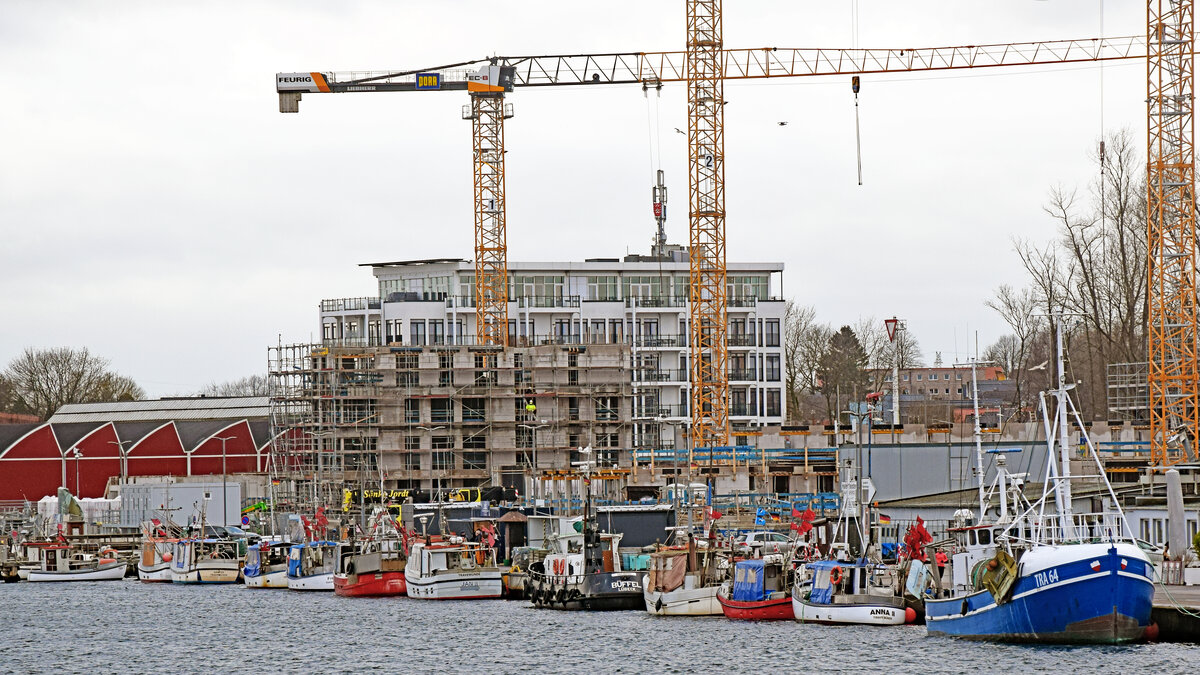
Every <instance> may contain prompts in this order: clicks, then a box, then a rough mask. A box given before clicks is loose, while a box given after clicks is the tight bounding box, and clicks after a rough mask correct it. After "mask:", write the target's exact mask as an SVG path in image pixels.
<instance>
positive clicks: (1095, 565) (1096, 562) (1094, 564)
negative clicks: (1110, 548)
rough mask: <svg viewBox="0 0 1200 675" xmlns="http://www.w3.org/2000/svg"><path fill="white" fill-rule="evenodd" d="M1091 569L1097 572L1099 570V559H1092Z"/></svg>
mask: <svg viewBox="0 0 1200 675" xmlns="http://www.w3.org/2000/svg"><path fill="white" fill-rule="evenodd" d="M1092 571H1093V572H1099V571H1100V561H1099V560H1093V561H1092Z"/></svg>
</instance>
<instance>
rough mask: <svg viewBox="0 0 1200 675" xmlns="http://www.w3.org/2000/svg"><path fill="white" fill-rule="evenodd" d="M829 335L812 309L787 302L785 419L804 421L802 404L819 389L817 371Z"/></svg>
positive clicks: (784, 354)
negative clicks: (786, 411) (786, 414)
mask: <svg viewBox="0 0 1200 675" xmlns="http://www.w3.org/2000/svg"><path fill="white" fill-rule="evenodd" d="M832 334H833V329H831V328H830V327H829V326H828V325H827V324H822V323H818V322H817V312H816V310H815V309H813V308H812V307H811V306H807V305H797V304H796V303H795V302H794V301H792V300H789V301H788V302H787V306H786V309H785V310H784V336H783V359H784V364H785V368H786V370H787V383H786V386H787V395H788V417H790V418H791V419H792V420H793V421H795V420H799V419H804V418H805V417H806V415H805V413H806V412H811V411H808V410H807V408H808V407H809V406H805V405H803V402H804V401H807V400H808V398H809V396H808V395H810V394H813V393H816V392H818V391H819V389H820V377H819V375H818V372H819V370H820V366H821V359H822V358H823V357H824V355H825V352H826V351H827V350H828V349H829V337H830V336H831V335H832Z"/></svg>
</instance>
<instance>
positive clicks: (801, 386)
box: [783, 301, 924, 421]
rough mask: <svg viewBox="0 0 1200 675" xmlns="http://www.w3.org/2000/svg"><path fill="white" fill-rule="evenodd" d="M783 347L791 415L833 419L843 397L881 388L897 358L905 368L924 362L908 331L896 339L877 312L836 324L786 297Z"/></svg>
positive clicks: (859, 395)
mask: <svg viewBox="0 0 1200 675" xmlns="http://www.w3.org/2000/svg"><path fill="white" fill-rule="evenodd" d="M783 351H784V356H783V357H784V362H785V364H786V366H785V367H786V370H787V382H786V383H785V386H786V388H787V396H788V411H789V417H791V418H792V419H793V420H809V421H813V420H820V419H833V418H834V417H835V416H836V415H837V413H838V409H839V406H840V405H841V403H840V402H841V401H849V400H852V399H854V398H855V397H857V398H858V399H861V398H862V396H863V395H865V394H866V393H867V392H870V391H878V390H879V389H882V388H883V385H884V379H885V378H886V377H887V374H888V373H889V372H890V369H891V367H892V364H894V363H895V362H896V360H897V358H898V359H899V362H900V367H901V368H916V367H920V366H923V365H924V360H923V358H922V356H921V347H920V345H919V344H918V342H917V339H916V337H915V336H913V334H912V333H911V332H909V331H901V332H900V333H898V334H897V336H896V339H895V340H892V339H890V338H889V337H888V335H887V329H886V327H885V326H884V323H883V321H881V320H876V319H875V318H873V317H868V318H863V319H859V320H858V322H856V323H855V324H854V325H853V326H850V325H844V326H842V327H841V328H839V329H837V330H834V329H833V327H832V326H831V325H829V324H824V323H820V322H819V321H817V315H816V311H815V310H814V309H813V308H812V307H808V306H804V305H798V304H796V303H795V302H794V301H788V303H787V309H786V313H785V315H784V340H783Z"/></svg>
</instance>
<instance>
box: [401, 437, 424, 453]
mask: <svg viewBox="0 0 1200 675" xmlns="http://www.w3.org/2000/svg"><path fill="white" fill-rule="evenodd" d="M404 449H405V450H420V449H421V437H420V436H405V437H404Z"/></svg>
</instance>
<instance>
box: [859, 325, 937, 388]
mask: <svg viewBox="0 0 1200 675" xmlns="http://www.w3.org/2000/svg"><path fill="white" fill-rule="evenodd" d="M854 333H855V335H858V336H860V337H859V340H860V341H861V342H862V345H863V349H864V350H865V351H866V352H867V361H868V363H869V367H870V369H871V377H870V385H871V388H872V389H873V390H875V391H879V390H881V389H883V385H884V383H885V382H886V381H887V378H888V377H890V376H891V374H892V367H893V366H894V365H895V364H896V362H897V361H896V359H897V358H899V364H900V369H901V370H904V369H906V368H920V367H922V366H924V365H925V358H924V357H923V356H922V355H921V345H920V343H919V342H917V338H916V336H914V335H913V334H912V332H911V331H909V330H908V329H907V328H905V329H903V330H897V332H896V335H895V339H891V338H888V334H887V326H886V325H885V324H884V322H883V321H877V320H876V319H875V317H867V318H865V319H862V318H860V319H859V320H858V323H856V324H854Z"/></svg>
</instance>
